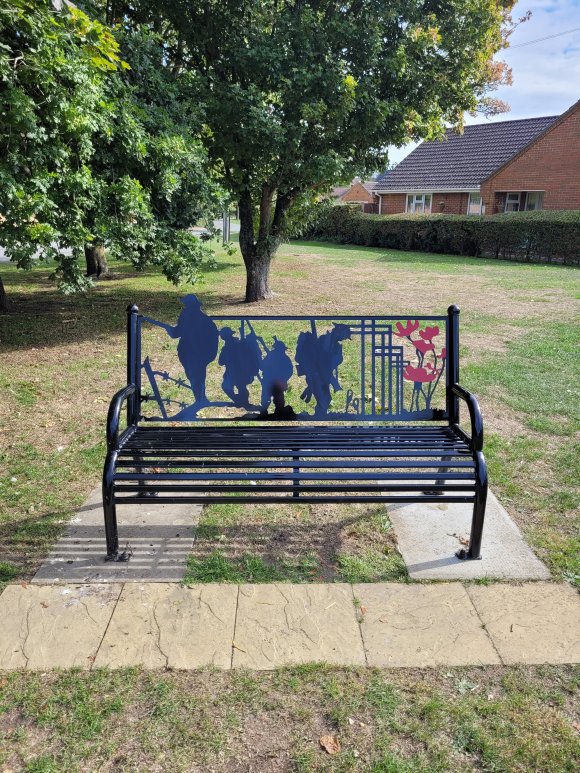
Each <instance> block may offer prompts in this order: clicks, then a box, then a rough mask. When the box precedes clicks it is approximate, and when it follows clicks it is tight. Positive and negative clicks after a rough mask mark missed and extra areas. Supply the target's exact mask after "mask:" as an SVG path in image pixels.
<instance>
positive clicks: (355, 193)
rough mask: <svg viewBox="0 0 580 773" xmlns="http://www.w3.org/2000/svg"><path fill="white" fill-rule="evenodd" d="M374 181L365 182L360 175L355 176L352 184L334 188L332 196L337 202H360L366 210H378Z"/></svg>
mask: <svg viewBox="0 0 580 773" xmlns="http://www.w3.org/2000/svg"><path fill="white" fill-rule="evenodd" d="M374 183H375V181H374V180H367V181H365V182H363V181H362V180H361V178H360V177H355V178H354V180H353V181H352V183H351V184H350V185H348V186H343V187H337V188H333V189H332V194H331V198H332V199H333V200H334V203H335V204H360V205H361V209H362V210H363V211H364V212H377V201H378V199H377V197H376V195H375V194H374V193H373V185H374Z"/></svg>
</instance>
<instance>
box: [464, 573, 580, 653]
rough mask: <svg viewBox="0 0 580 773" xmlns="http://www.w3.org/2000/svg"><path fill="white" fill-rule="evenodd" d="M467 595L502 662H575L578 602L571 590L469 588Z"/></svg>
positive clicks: (538, 585) (541, 585)
mask: <svg viewBox="0 0 580 773" xmlns="http://www.w3.org/2000/svg"><path fill="white" fill-rule="evenodd" d="M468 593H469V595H470V597H471V599H472V601H473V604H474V605H475V608H476V609H477V611H478V613H479V616H480V618H481V620H482V621H483V622H484V623H485V626H486V628H487V631H488V633H489V635H490V636H491V638H492V640H493V642H494V644H495V646H496V648H497V650H498V652H499V654H500V655H501V657H502V660H503V661H504V663H506V664H512V663H579V662H580V598H579V597H578V593H577V592H576V591H575V590H574V588H572V587H570V586H569V585H564V584H562V585H558V584H555V583H547V582H534V583H526V584H525V585H521V586H517V585H516V586H514V585H489V586H487V587H486V586H471V587H470V588H468Z"/></svg>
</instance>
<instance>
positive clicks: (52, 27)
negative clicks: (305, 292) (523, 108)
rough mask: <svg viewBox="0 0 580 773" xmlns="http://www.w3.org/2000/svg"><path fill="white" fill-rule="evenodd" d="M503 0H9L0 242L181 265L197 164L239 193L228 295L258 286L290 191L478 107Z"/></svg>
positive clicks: (196, 193)
mask: <svg viewBox="0 0 580 773" xmlns="http://www.w3.org/2000/svg"><path fill="white" fill-rule="evenodd" d="M513 2H514V0H448V2H445V3H442V2H441V1H440V0H392V1H391V2H388V3H385V2H381V1H380V0H340V2H339V1H338V0H205V1H204V2H197V1H196V0H170V2H166V0H131V2H126V1H123V0H85V2H82V0H80V4H81V6H82V8H83V10H80V9H79V8H76V7H75V6H72V5H68V6H65V8H64V10H63V12H62V13H60V14H55V13H54V12H53V10H52V7H51V4H50V3H49V2H48V0H40V2H33V0H8V3H7V5H6V6H5V7H4V8H3V9H2V11H1V12H0V24H1V28H0V34H1V37H0V73H1V74H2V77H3V80H4V82H5V84H6V86H7V89H6V90H5V92H4V94H3V96H2V100H3V102H4V104H3V107H4V111H3V113H4V115H5V117H4V118H2V119H0V120H2V121H3V122H4V124H3V125H2V126H1V127H0V128H1V129H2V138H1V140H0V141H1V142H2V143H3V144H2V147H0V152H2V158H0V184H1V185H2V187H3V188H4V190H5V191H6V192H7V193H6V198H7V203H6V205H4V203H3V204H2V207H1V209H2V216H3V220H2V223H1V225H0V242H1V243H3V244H5V245H6V246H7V251H8V252H9V254H10V255H11V256H12V257H13V258H15V259H17V260H18V262H19V264H20V265H28V264H29V263H30V260H31V258H32V255H33V253H34V251H35V249H36V248H37V247H38V248H40V251H41V254H42V255H46V256H48V257H57V259H58V269H57V273H58V274H59V276H60V278H61V280H62V282H63V283H64V286H65V287H70V288H78V287H82V286H83V283H84V281H85V280H84V279H83V277H82V273H81V271H80V270H79V265H80V263H79V255H80V252H81V250H82V249H88V250H89V251H90V250H91V249H95V248H99V247H100V248H102V247H103V245H105V244H106V245H107V246H108V247H109V248H110V249H111V250H112V251H113V252H114V253H115V254H119V255H121V256H122V257H125V258H127V259H130V260H132V261H133V262H134V263H135V265H137V266H142V265H144V263H145V262H147V261H149V260H153V261H156V262H158V263H161V264H162V266H163V269H164V271H165V272H166V274H167V275H168V276H169V277H170V278H171V279H173V280H174V281H178V280H179V279H180V278H183V277H187V278H192V277H193V276H194V275H195V272H196V270H197V268H198V266H199V262H200V260H201V254H202V251H201V248H200V245H199V243H198V242H197V241H196V240H195V238H194V237H193V236H192V234H191V232H190V231H189V230H188V228H189V226H190V225H191V224H192V223H193V222H195V220H196V219H199V217H200V216H201V214H202V213H203V212H204V211H207V210H208V209H211V202H212V200H214V199H215V193H216V192H215V190H214V189H213V188H212V184H211V183H210V182H209V171H210V170H211V172H212V173H215V174H216V175H217V177H218V178H219V179H220V180H221V183H222V185H223V187H224V188H225V189H226V190H227V191H228V192H229V194H230V195H231V196H232V197H233V198H235V200H236V201H237V202H238V205H239V211H240V220H241V230H240V247H241V251H242V255H243V258H244V262H245V265H246V270H247V283H246V300H247V301H254V300H258V299H260V298H265V297H268V296H269V295H270V286H269V268H270V262H271V259H272V256H273V255H274V254H275V252H276V249H277V247H278V245H279V243H280V241H281V239H282V238H283V235H284V229H285V224H286V222H287V218H288V212H289V210H290V208H291V207H292V206H293V205H295V203H296V202H297V201H299V200H300V201H303V200H304V197H308V196H310V195H312V192H313V191H314V192H316V191H319V190H323V189H325V188H326V187H327V186H329V185H331V184H332V183H333V182H334V181H335V180H336V179H341V178H346V177H352V176H353V175H355V174H361V175H364V174H366V173H368V172H369V171H371V170H375V169H378V168H381V167H383V166H384V165H385V164H386V162H387V154H386V148H387V147H388V146H389V145H402V144H404V143H405V142H408V141H410V140H419V139H432V138H434V137H436V136H438V135H439V134H440V133H441V132H442V131H443V129H444V127H445V126H446V125H453V126H459V127H460V126H461V125H462V121H463V115H464V113H465V112H466V111H474V110H476V109H478V108H480V109H485V110H486V111H487V112H489V111H490V110H493V109H495V105H494V102H493V100H490V98H489V91H490V89H493V87H494V86H495V85H497V83H499V82H502V81H505V80H506V78H508V77H509V74H508V72H507V70H506V69H505V67H503V66H502V65H501V63H497V62H496V61H494V58H493V57H494V55H495V54H496V52H498V51H499V50H500V49H501V48H502V46H503V45H505V40H506V37H507V35H508V34H509V32H510V29H511V27H512V23H511V17H510V10H511V7H512V5H513ZM83 11H86V12H88V14H89V15H86V14H85V13H84V12H83ZM95 16H96V17H98V18H99V19H100V21H94V20H92V19H91V17H95ZM126 62H128V63H129V64H128V65H127V64H126ZM55 245H58V246H56V247H55ZM65 247H68V248H70V250H71V254H70V256H67V254H66V252H65V251H64V250H63V249H62V248H65Z"/></svg>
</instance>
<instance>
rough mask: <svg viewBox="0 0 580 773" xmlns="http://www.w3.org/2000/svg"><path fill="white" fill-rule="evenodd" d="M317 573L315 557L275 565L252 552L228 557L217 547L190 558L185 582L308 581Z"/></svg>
mask: <svg viewBox="0 0 580 773" xmlns="http://www.w3.org/2000/svg"><path fill="white" fill-rule="evenodd" d="M316 572H317V564H316V560H315V559H314V558H313V557H312V556H301V557H300V558H298V559H296V560H294V561H291V560H285V561H280V562H277V563H276V564H271V563H267V562H266V561H264V559H263V558H262V557H261V556H255V555H252V554H251V553H242V555H240V556H236V557H235V558H228V557H227V556H224V554H223V553H222V552H221V551H219V550H214V551H213V552H211V553H210V554H209V555H207V556H204V557H202V558H198V557H195V556H190V557H189V558H188V561H187V571H186V573H185V577H184V579H183V582H184V583H186V584H188V583H196V582H227V583H232V582H233V583H239V582H308V581H311V580H312V578H313V576H314V575H316Z"/></svg>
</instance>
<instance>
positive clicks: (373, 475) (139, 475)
mask: <svg viewBox="0 0 580 773" xmlns="http://www.w3.org/2000/svg"><path fill="white" fill-rule="evenodd" d="M438 479H441V480H470V479H473V475H470V474H468V473H463V472H449V473H447V472H413V473H407V472H353V473H348V472H318V473H314V472H304V473H300V472H298V473H290V472H288V473H282V472H270V473H266V474H262V473H242V472H209V473H197V472H166V473H158V472H147V473H143V472H122V473H116V474H115V480H116V481H119V480H151V481H154V480H200V481H202V480H204V481H212V480H256V481H257V480H296V481H301V480H425V481H429V480H438Z"/></svg>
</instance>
